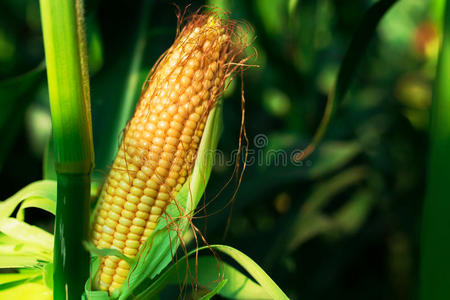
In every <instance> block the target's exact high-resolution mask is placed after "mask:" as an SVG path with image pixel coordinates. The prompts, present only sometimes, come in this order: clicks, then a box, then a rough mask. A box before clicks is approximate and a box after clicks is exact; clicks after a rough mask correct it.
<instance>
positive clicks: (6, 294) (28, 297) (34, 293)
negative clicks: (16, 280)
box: [0, 283, 53, 300]
mask: <svg viewBox="0 0 450 300" xmlns="http://www.w3.org/2000/svg"><path fill="white" fill-rule="evenodd" d="M0 298H1V299H23V300H52V299H53V293H52V290H50V289H48V288H47V287H46V286H45V285H43V284H39V283H25V284H21V285H17V286H15V287H13V288H10V289H6V290H2V291H0Z"/></svg>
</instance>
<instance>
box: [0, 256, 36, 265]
mask: <svg viewBox="0 0 450 300" xmlns="http://www.w3.org/2000/svg"><path fill="white" fill-rule="evenodd" d="M38 263H39V262H38V260H37V259H36V258H35V257H32V256H30V255H17V256H11V255H0V268H30V267H35V266H37V265H38Z"/></svg>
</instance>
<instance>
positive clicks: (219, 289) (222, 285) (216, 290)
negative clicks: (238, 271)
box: [199, 279, 228, 300]
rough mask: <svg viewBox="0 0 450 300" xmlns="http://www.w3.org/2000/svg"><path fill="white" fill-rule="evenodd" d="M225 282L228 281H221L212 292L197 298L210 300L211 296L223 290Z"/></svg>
mask: <svg viewBox="0 0 450 300" xmlns="http://www.w3.org/2000/svg"><path fill="white" fill-rule="evenodd" d="M227 282H228V279H224V280H221V281H220V282H219V283H218V284H217V286H216V287H215V288H214V289H213V290H212V291H210V292H208V293H207V294H205V295H203V296H202V297H201V298H199V300H209V299H211V298H212V297H213V296H215V295H217V294H218V293H219V292H220V291H221V290H222V289H223V287H224V286H225V285H226V284H227Z"/></svg>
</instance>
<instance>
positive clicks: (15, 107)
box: [0, 63, 45, 170]
mask: <svg viewBox="0 0 450 300" xmlns="http://www.w3.org/2000/svg"><path fill="white" fill-rule="evenodd" d="M44 70H45V65H44V64H43V63H41V64H39V66H37V67H36V68H34V69H33V70H31V71H29V72H27V73H25V74H23V75H20V76H17V77H14V78H10V79H6V80H2V81H0V107H1V108H2V109H1V110H0V136H1V137H2V143H1V144H0V170H1V169H2V166H3V162H4V159H5V157H6V155H7V154H8V153H9V151H10V149H11V146H12V145H13V144H14V140H15V138H16V136H17V133H18V131H19V128H20V125H21V123H22V122H23V116H24V114H25V110H26V108H27V107H28V104H30V102H31V101H32V100H33V97H31V96H30V93H32V92H33V91H34V90H35V89H36V88H37V87H38V85H39V83H40V82H41V81H42V80H43V78H44V76H43V75H44Z"/></svg>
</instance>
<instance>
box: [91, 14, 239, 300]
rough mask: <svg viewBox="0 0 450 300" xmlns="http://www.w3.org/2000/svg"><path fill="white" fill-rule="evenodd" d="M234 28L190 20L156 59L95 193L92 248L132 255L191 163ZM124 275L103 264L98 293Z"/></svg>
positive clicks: (223, 73)
mask: <svg viewBox="0 0 450 300" xmlns="http://www.w3.org/2000/svg"><path fill="white" fill-rule="evenodd" d="M231 28H232V26H227V25H226V24H224V22H223V21H222V20H221V19H220V18H218V17H217V16H215V15H210V14H209V15H195V16H194V17H193V18H192V20H191V21H190V22H189V23H188V24H187V25H186V26H185V27H184V28H183V30H182V31H181V32H180V34H179V35H178V37H177V39H176V40H175V42H174V44H173V45H172V47H171V48H170V49H169V50H168V51H167V53H166V54H165V56H163V57H162V59H161V60H160V62H159V64H158V65H157V66H156V67H155V69H154V72H153V74H152V76H151V78H150V80H149V82H148V86H146V87H145V88H144V92H143V94H142V97H141V99H140V101H139V104H138V106H137V108H136V112H135V114H134V116H133V118H132V120H131V121H130V123H129V124H128V126H127V130H126V132H125V136H124V138H123V140H122V144H121V146H120V149H119V153H118V156H117V157H116V159H115V161H114V163H113V166H112V169H111V172H110V174H109V177H108V178H107V180H106V183H105V186H104V187H103V191H102V193H101V196H100V199H99V202H98V205H97V208H96V215H95V218H94V224H93V226H92V230H93V234H92V238H93V242H94V244H95V245H96V246H97V247H100V248H115V249H118V250H119V251H121V252H122V253H123V254H124V255H127V256H129V257H134V256H136V254H137V253H138V251H139V248H140V247H141V246H142V243H143V242H144V241H145V240H146V238H148V237H149V236H150V235H151V233H152V232H153V230H154V229H155V227H156V225H157V222H158V220H159V218H160V216H161V215H162V214H163V213H164V211H165V209H166V207H167V205H168V204H169V203H170V201H172V200H173V199H174V197H175V195H176V192H177V191H178V190H179V189H180V188H181V185H182V184H183V183H184V182H185V181H186V179H187V177H188V176H189V174H190V172H191V170H192V167H193V165H194V162H195V159H196V155H197V149H198V147H199V144H200V141H201V137H202V134H203V129H204V127H205V122H206V119H207V117H208V113H209V111H210V109H211V108H212V107H213V106H214V104H215V102H216V100H217V98H218V96H219V94H220V92H221V91H222V90H223V86H224V82H225V79H226V77H227V76H229V75H230V72H231V71H230V70H232V68H233V67H232V64H231V63H232V62H233V60H234V58H235V57H236V53H237V52H239V51H240V49H237V48H236V45H235V44H233V42H232V41H231V36H232V35H233V33H232V32H230V29H231ZM128 272H129V266H128V265H127V264H126V262H125V261H123V260H121V259H119V258H117V257H114V256H107V257H104V258H103V259H102V263H101V266H100V270H99V278H98V281H97V282H98V287H97V288H99V289H102V290H107V291H109V292H110V293H111V292H113V291H114V290H115V289H117V288H118V287H120V286H121V285H122V283H123V282H124V281H125V279H126V277H127V275H128Z"/></svg>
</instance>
